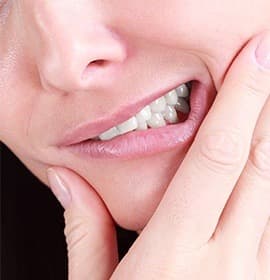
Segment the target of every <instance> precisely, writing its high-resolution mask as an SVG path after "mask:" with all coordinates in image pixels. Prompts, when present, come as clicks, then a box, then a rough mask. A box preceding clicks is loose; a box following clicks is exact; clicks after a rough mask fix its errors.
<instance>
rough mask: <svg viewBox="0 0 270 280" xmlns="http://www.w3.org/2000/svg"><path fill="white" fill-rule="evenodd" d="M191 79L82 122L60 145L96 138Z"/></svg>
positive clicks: (65, 136) (69, 132)
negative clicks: (98, 117)
mask: <svg viewBox="0 0 270 280" xmlns="http://www.w3.org/2000/svg"><path fill="white" fill-rule="evenodd" d="M188 81H190V80H187V79H185V80H183V81H182V82H179V81H178V83H177V84H175V85H173V86H171V87H167V88H165V89H163V90H161V91H159V92H155V93H153V94H151V95H149V96H147V97H146V98H144V99H141V100H139V101H137V102H136V103H135V104H134V103H132V104H127V105H126V106H124V107H122V108H119V109H118V111H117V112H115V113H112V114H110V115H107V116H104V117H102V118H101V119H98V120H95V121H91V122H87V123H82V124H80V125H79V126H77V127H75V128H74V129H71V130H70V131H68V132H67V134H65V135H64V137H63V139H62V140H61V141H60V142H59V144H58V146H69V145H73V144H76V143H80V142H82V141H85V140H87V139H90V138H94V137H96V136H98V135H100V134H101V133H102V132H104V131H106V130H108V129H110V128H111V127H113V126H116V125H118V124H120V123H122V122H124V121H125V120H127V119H129V118H130V117H132V116H134V115H135V114H136V113H138V112H139V111H140V110H141V109H142V108H143V107H145V106H146V105H147V104H149V103H151V102H152V101H153V100H155V99H157V98H158V97H160V96H163V95H164V94H166V93H167V92H169V91H171V90H172V89H174V88H176V87H178V86H179V85H181V84H183V83H186V82H188Z"/></svg>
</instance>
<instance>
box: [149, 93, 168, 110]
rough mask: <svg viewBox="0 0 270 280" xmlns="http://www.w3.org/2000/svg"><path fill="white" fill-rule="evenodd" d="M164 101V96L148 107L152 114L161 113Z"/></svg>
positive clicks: (164, 106) (163, 108) (164, 104)
mask: <svg viewBox="0 0 270 280" xmlns="http://www.w3.org/2000/svg"><path fill="white" fill-rule="evenodd" d="M166 105H167V103H166V99H165V97H164V96H162V97H160V98H158V99H156V100H154V101H153V102H152V103H151V104H150V105H149V106H150V108H151V111H152V112H153V113H161V112H162V111H164V110H165V109H166Z"/></svg>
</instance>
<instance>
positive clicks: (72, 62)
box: [33, 0, 127, 92]
mask: <svg viewBox="0 0 270 280" xmlns="http://www.w3.org/2000/svg"><path fill="white" fill-rule="evenodd" d="M89 2H91V1H84V2H83V1H81V3H84V4H79V3H77V4H76V3H75V1H68V0H66V1H38V2H37V4H36V6H35V12H34V24H33V26H34V27H33V28H35V31H36V32H35V36H36V37H38V43H37V44H35V45H36V61H37V66H38V71H39V75H40V78H41V81H42V83H43V85H44V84H45V85H46V86H49V87H53V88H55V89H57V90H60V91H62V92H75V91H83V90H87V89H89V87H90V86H91V85H94V84H95V82H96V81H95V77H97V74H98V76H99V77H102V79H103V80H104V83H106V79H108V80H109V79H111V77H109V75H108V74H106V73H109V72H108V71H107V70H108V69H110V73H113V72H114V71H111V70H114V68H117V67H119V64H121V63H123V62H124V61H125V59H126V56H127V51H126V49H127V48H126V45H125V43H124V42H123V40H122V38H121V37H120V36H119V34H116V33H115V32H114V31H113V30H112V29H111V28H109V27H108V26H107V25H105V23H104V21H102V19H101V18H100V17H99V15H100V14H99V13H97V9H94V7H93V6H91V7H89V4H87V3H89ZM72 3H73V4H72ZM74 3H75V4H74ZM99 9H100V8H99Z"/></svg>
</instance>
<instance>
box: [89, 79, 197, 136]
mask: <svg viewBox="0 0 270 280" xmlns="http://www.w3.org/2000/svg"><path fill="white" fill-rule="evenodd" d="M191 88H192V83H191V82H189V83H186V84H182V85H180V86H179V87H177V88H175V89H173V90H171V91H169V92H168V93H166V94H165V95H163V96H161V97H159V98H157V99H155V100H154V101H152V102H151V103H150V104H148V105H146V106H145V107H143V108H142V109H141V110H140V111H139V112H138V113H137V114H136V115H134V116H132V117H131V118H129V119H128V120H126V121H124V122H122V123H121V124H119V125H117V126H114V127H111V128H110V129H108V130H106V131H104V132H103V133H101V134H100V135H98V136H97V137H95V138H93V139H94V140H101V141H105V140H110V139H113V138H115V137H117V136H119V135H123V134H126V133H128V132H131V131H140V130H147V129H151V128H159V127H163V126H166V125H169V124H176V123H179V122H183V121H185V120H186V119H187V117H188V114H189V112H190V104H189V99H190V92H191Z"/></svg>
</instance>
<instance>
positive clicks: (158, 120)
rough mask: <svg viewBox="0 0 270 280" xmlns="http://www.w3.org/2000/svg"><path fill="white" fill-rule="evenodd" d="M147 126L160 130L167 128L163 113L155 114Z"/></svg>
mask: <svg viewBox="0 0 270 280" xmlns="http://www.w3.org/2000/svg"><path fill="white" fill-rule="evenodd" d="M147 124H148V125H149V126H150V127H151V128H158V127H161V126H165V125H166V122H165V120H164V118H163V116H162V114H161V113H153V114H152V117H151V119H150V120H148V121H147Z"/></svg>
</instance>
